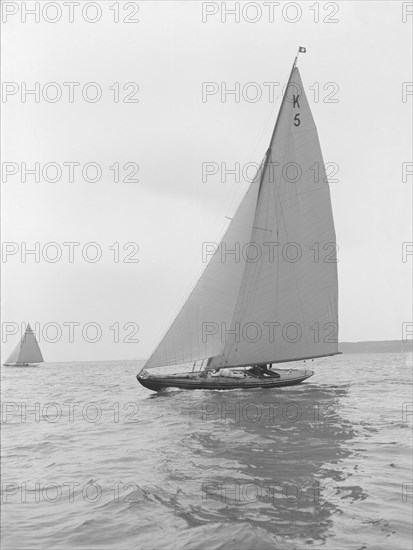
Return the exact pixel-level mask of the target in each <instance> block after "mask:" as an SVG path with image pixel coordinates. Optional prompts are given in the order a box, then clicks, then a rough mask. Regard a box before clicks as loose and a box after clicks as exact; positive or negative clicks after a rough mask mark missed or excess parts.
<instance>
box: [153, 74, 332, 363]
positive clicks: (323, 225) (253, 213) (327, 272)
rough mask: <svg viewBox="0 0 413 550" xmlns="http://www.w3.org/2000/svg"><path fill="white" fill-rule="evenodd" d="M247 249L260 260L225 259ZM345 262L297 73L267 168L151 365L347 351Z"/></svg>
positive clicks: (286, 358)
mask: <svg viewBox="0 0 413 550" xmlns="http://www.w3.org/2000/svg"><path fill="white" fill-rule="evenodd" d="M237 246H238V250H240V249H241V250H243V251H245V250H246V248H247V249H248V247H250V248H249V250H250V253H246V254H242V255H239V254H238V255H237V254H234V255H228V254H225V255H222V254H221V253H220V252H221V251H222V247H224V248H225V249H226V250H231V249H232V250H234V249H235V248H236V247H237ZM336 262H337V260H336V238H335V231H334V222H333V216H332V209H331V200H330V190H329V185H328V181H327V177H326V173H325V169H324V161H323V157H322V153H321V148H320V144H319V140H318V135H317V129H316V126H315V124H314V120H313V117H312V115H311V111H310V107H309V105H308V101H307V98H306V96H305V93H304V88H303V85H302V81H301V77H300V74H299V71H298V69H297V68H294V69H293V71H292V72H291V75H290V80H289V84H288V87H287V91H286V93H285V96H284V98H283V102H282V105H281V108H280V113H279V116H278V119H277V124H276V128H275V130H274V133H273V136H272V139H271V144H270V147H269V149H268V152H267V155H266V160H265V166H264V167H263V168H262V171H260V172H259V174H258V175H257V177H256V179H255V181H254V182H253V183H252V184H251V186H250V188H249V190H248V192H247V194H246V195H245V197H244V199H243V201H242V203H241V206H240V207H239V210H238V212H237V214H236V216H235V217H234V219H233V221H232V223H231V225H230V227H229V228H228V230H227V233H226V235H225V236H224V238H223V240H222V242H221V246H220V249H219V250H218V251H217V252H216V254H215V255H214V256H213V257H212V258H211V260H210V262H209V264H208V265H207V267H206V269H205V271H204V273H203V274H202V276H201V278H200V279H199V281H198V283H197V285H196V286H195V288H194V290H193V291H192V293H191V294H190V296H189V298H188V300H187V301H186V303H185V304H184V306H183V308H182V309H181V311H180V313H179V315H178V316H177V318H176V319H175V321H174V322H173V323H172V325H171V327H170V329H169V331H168V332H167V334H166V335H165V337H164V338H163V340H162V341H161V343H160V344H159V346H158V347H157V348H156V350H155V351H154V353H153V354H152V356H151V357H150V359H149V360H148V362H147V363H146V365H145V368H154V367H158V366H164V365H174V364H180V363H185V362H189V361H196V360H199V359H205V358H211V360H210V367H222V366H225V365H234V366H236V365H248V364H255V363H272V362H282V361H289V360H295V359H297V360H299V359H305V358H310V357H317V356H323V355H331V354H335V353H337V351H338V349H337V346H338V344H337V340H338V283H337V263H336ZM206 326H208V327H216V332H214V331H213V330H211V331H209V330H208V329H207V330H206Z"/></svg>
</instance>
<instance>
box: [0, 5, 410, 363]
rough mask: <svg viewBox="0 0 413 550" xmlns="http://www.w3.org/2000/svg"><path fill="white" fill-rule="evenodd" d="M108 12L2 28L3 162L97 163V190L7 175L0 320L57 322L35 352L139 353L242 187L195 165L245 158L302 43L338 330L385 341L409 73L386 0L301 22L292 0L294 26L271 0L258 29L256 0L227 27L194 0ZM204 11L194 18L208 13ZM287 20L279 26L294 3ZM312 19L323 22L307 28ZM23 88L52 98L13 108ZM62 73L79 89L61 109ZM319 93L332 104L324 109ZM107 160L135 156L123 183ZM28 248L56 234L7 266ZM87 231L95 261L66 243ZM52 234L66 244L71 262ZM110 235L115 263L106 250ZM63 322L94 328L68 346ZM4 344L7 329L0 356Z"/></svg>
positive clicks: (404, 186) (78, 355)
mask: <svg viewBox="0 0 413 550" xmlns="http://www.w3.org/2000/svg"><path fill="white" fill-rule="evenodd" d="M4 4H6V3H4ZM9 4H17V3H14V2H11V3H9ZM20 4H21V3H19V7H20ZM26 4H27V5H29V4H30V5H31V4H33V2H26ZM42 4H45V2H43V3H42ZM112 4H113V3H112V2H101V9H102V18H101V20H100V21H98V22H96V23H94V24H93V23H88V22H86V21H84V20H83V19H82V17H81V15H80V12H79V14H78V13H77V12H75V20H74V22H73V23H70V22H69V21H68V16H67V12H65V11H64V12H63V13H64V14H65V15H63V16H62V19H61V20H60V21H59V22H57V23H48V22H47V21H45V20H44V19H43V17H41V21H40V22H39V23H36V22H34V21H33V20H32V19H33V18H30V17H28V19H27V22H26V23H23V22H22V20H21V11H19V12H18V13H16V14H15V15H10V16H9V17H8V19H7V22H6V23H4V24H3V39H2V40H3V60H2V61H3V63H2V65H3V81H5V82H15V83H17V84H18V86H19V92H18V93H16V94H15V95H9V96H7V98H6V101H5V99H4V96H3V103H2V111H3V163H4V162H16V163H17V164H18V165H19V167H20V164H21V163H22V162H26V163H27V165H28V166H31V167H32V166H33V165H34V163H35V162H40V164H41V166H43V165H44V164H46V163H48V162H52V161H53V162H56V163H58V164H59V165H60V166H62V167H63V163H64V162H78V163H80V164H81V165H83V164H85V163H88V162H96V163H99V164H100V165H101V166H102V177H101V179H100V181H99V182H97V183H90V182H87V181H85V180H84V179H83V178H82V177H81V175H80V172H79V171H78V172H76V174H77V176H76V178H75V181H74V182H73V183H70V182H68V178H67V172H63V176H62V178H61V180H60V181H58V182H56V183H49V182H45V181H42V178H41V181H40V182H39V183H36V182H34V178H33V176H28V178H27V181H26V182H25V183H24V182H22V181H21V174H20V172H19V173H18V174H15V175H10V176H9V177H8V178H7V181H3V182H2V198H3V201H2V214H3V216H2V233H3V241H7V242H15V243H17V244H18V245H19V253H18V254H15V255H13V256H9V257H7V261H4V258H3V264H2V268H3V277H2V279H3V281H2V283H3V289H2V290H3V292H2V296H3V298H2V320H3V321H2V322H3V326H4V323H5V322H15V323H18V324H20V323H22V322H25V321H30V323H31V324H32V326H33V328H35V325H36V322H37V323H39V324H40V325H39V326H40V327H43V326H44V325H45V324H46V323H56V324H58V325H59V326H60V327H61V328H62V337H61V339H60V341H59V342H57V343H48V342H45V341H44V340H43V339H42V337H40V345H41V349H42V352H43V355H44V357H45V360H46V361H70V360H92V359H101V360H103V359H115V358H144V357H146V356H148V355H149V353H150V352H151V351H152V349H153V348H154V346H155V345H156V343H157V342H158V340H159V339H160V338H161V336H162V334H163V332H164V330H165V329H166V328H167V326H168V323H169V321H171V320H172V319H173V316H174V314H175V313H176V311H177V309H178V308H179V306H180V304H182V300H183V298H184V296H185V295H186V293H187V292H188V291H189V290H190V288H191V286H192V284H193V282H194V280H195V278H196V276H197V274H198V273H199V271H200V269H201V268H202V266H203V264H202V254H201V244H202V242H203V241H215V240H217V238H218V236H219V235H220V233H221V232H222V229H223V228H224V227H225V225H226V223H227V221H228V220H226V219H225V216H230V215H231V213H232V212H233V210H234V208H235V206H236V204H237V203H238V201H239V200H240V198H241V197H242V195H243V193H244V192H245V190H246V188H247V185H248V183H247V182H245V181H244V182H240V183H237V182H235V181H234V178H233V177H228V178H227V180H226V181H225V182H224V183H223V182H221V180H220V174H219V175H216V176H214V177H209V178H208V180H207V181H206V182H203V181H202V170H201V166H202V163H203V162H204V163H205V162H216V163H218V164H221V162H226V163H227V164H228V165H233V164H234V163H235V162H239V163H241V165H245V164H246V163H248V162H250V161H254V162H259V161H260V160H261V158H262V156H263V154H264V153H265V150H266V147H267V146H268V141H269V138H270V135H271V132H272V129H273V125H274V123H275V118H276V114H277V110H278V106H279V103H280V99H281V87H282V85H283V84H285V82H286V80H287V78H288V74H289V70H290V67H291V64H292V62H293V59H294V56H295V54H296V51H297V48H298V46H299V45H303V46H306V48H307V53H306V54H303V55H302V56H300V60H299V68H300V72H301V76H302V79H303V82H304V85H305V87H306V93H307V97H308V98H309V100H310V106H311V109H312V113H313V116H314V119H315V122H316V124H317V127H318V132H319V137H320V142H321V146H322V150H323V155H324V160H325V162H326V163H327V162H334V163H336V164H337V165H338V166H339V173H338V174H337V175H336V178H338V179H339V181H338V182H337V183H331V185H330V187H331V196H332V202H333V211H334V217H335V225H336V233H337V243H338V245H339V295H340V302H339V311H340V340H342V341H348V340H376V339H377V340H379V339H400V338H401V336H402V323H403V322H410V321H411V299H412V297H411V290H410V277H411V266H412V256H410V257H407V261H406V262H403V261H402V243H403V242H409V241H411V240H412V238H411V214H410V209H411V184H412V177H411V176H410V177H407V178H405V179H406V180H407V181H405V182H403V180H402V164H403V163H407V162H411V147H412V143H411V115H412V101H413V98H412V95H406V97H405V101H403V100H402V99H403V97H402V92H403V82H411V81H412V74H411V61H412V60H411V53H410V52H411V49H410V44H411V23H412V19H413V16H412V15H410V16H409V15H405V16H404V19H406V22H403V2H393V1H392V2H341V3H339V6H338V8H339V9H338V11H337V13H335V15H331V16H330V15H329V14H330V12H331V8H328V6H326V3H323V2H320V3H318V6H319V7H318V9H319V19H320V21H319V22H318V23H316V22H315V21H314V19H315V16H316V13H315V11H314V9H313V10H310V8H309V6H310V5H313V4H314V3H309V2H306V3H301V4H299V3H296V4H299V6H300V8H301V17H300V19H299V20H298V21H297V22H295V23H292V22H291V21H288V20H285V19H283V17H282V7H283V4H280V6H278V7H277V6H275V7H274V14H275V21H274V22H270V20H269V9H267V7H266V6H264V5H263V4H259V5H260V7H261V9H262V17H261V20H260V21H257V22H256V23H249V22H248V21H246V20H245V19H243V18H242V13H241V20H240V22H239V23H235V22H234V17H231V16H227V22H222V21H221V13H217V14H215V15H210V16H209V17H208V18H207V21H206V22H203V21H202V2H187V1H185V2H175V1H171V2H136V3H130V4H131V5H133V4H136V5H139V12H138V13H137V15H136V17H137V18H139V23H130V24H126V23H123V22H122V21H120V22H119V23H114V21H113V19H114V16H115V12H114V11H113V10H110V5H112ZM115 4H116V3H115ZM209 4H210V8H211V11H213V9H214V5H215V6H217V7H218V8H219V7H220V6H221V3H220V2H219V3H213V2H212V3H209ZM227 4H228V6H229V5H231V6H232V5H233V4H234V3H233V2H231V3H229V2H228V3H227ZM290 4H291V3H290ZM315 4H317V3H315ZM329 4H331V5H334V3H332V2H330V3H329ZM284 5H285V4H284ZM124 8H126V6H125V3H122V2H120V3H119V10H120V12H119V13H120V17H121V18H123V17H125V14H127V13H132V11H131V9H132V8H130V9H129V8H128V9H124ZM19 9H20V8H19ZM204 9H205V6H204ZM405 9H406V8H405ZM291 10H292V8H291ZM51 14H52V11H50V15H49V16H50V17H52V15H51ZM90 14H91V16H92V14H93V12H92V10H91V11H90ZM252 14H253V12H252V11H251V12H249V14H247V16H248V15H249V17H252ZM288 14H289V15H288ZM287 15H288V17H290V18H293V17H294V12H293V11H290V12H287ZM326 17H330V18H332V19H334V18H335V19H338V22H337V23H326V22H323V18H326ZM36 81H37V82H40V83H41V87H43V85H44V84H46V83H48V82H57V83H59V84H60V86H61V89H62V91H63V96H62V98H61V99H60V100H59V101H57V102H56V103H49V102H47V101H45V100H43V99H42V98H41V99H40V102H39V103H36V102H35V101H34V99H33V96H27V102H26V103H23V102H22V101H21V95H20V92H21V85H22V82H27V87H28V88H32V87H33V84H34V83H35V82H36ZM92 81H93V82H97V83H98V84H99V85H100V87H101V89H102V91H103V93H102V99H101V100H100V101H98V102H96V103H89V102H87V101H85V100H84V99H83V98H82V96H81V92H80V90H81V88H82V86H83V85H84V84H86V83H88V82H92ZM64 82H80V83H81V85H80V86H79V87H76V88H75V100H74V102H73V103H69V101H68V99H67V98H68V88H67V87H65V86H63V83H64ZM115 82H119V83H120V90H119V92H120V98H121V99H122V98H124V97H125V96H126V94H128V93H130V92H133V91H134V88H133V86H132V87H129V88H128V89H127V90H123V89H122V87H123V85H124V84H125V83H127V82H136V83H137V84H138V85H139V92H138V93H137V94H136V97H137V98H138V99H139V103H124V102H122V101H120V102H119V103H116V102H114V93H115V91H114V89H110V87H111V86H112V88H113V84H114V83H115ZM203 82H216V83H218V84H219V85H220V84H221V83H222V82H225V83H227V86H228V88H231V87H233V86H234V83H235V82H239V83H240V84H241V88H242V86H243V85H244V84H246V83H249V82H256V83H259V84H260V85H261V89H262V98H261V100H259V101H257V102H255V103H253V102H248V101H246V100H245V99H244V98H243V97H242V96H241V100H240V101H239V102H238V103H236V102H235V101H234V99H233V96H228V97H227V101H226V102H222V101H221V100H220V96H219V94H216V95H214V96H209V97H208V98H207V101H206V102H203V101H202V83H203ZM268 82H278V83H280V85H279V86H276V87H275V98H274V99H275V101H274V102H270V101H269V87H268V86H264V85H263V83H268ZM317 83H318V84H317ZM327 83H334V85H330V87H327V86H328V84H327ZM324 86H326V89H323V87H324ZM317 89H318V90H319V101H315V99H316V97H315V94H316V92H317ZM407 89H408V88H407ZM333 90H337V93H336V94H335V95H334V96H332V97H334V98H336V99H338V102H337V103H328V102H324V101H323V99H326V98H327V95H328V94H329V93H330V92H332V91H333ZM405 90H406V88H405ZM410 90H411V88H410ZM50 93H52V91H50ZM251 94H252V91H251ZM327 99H328V98H327ZM115 162H118V163H120V166H121V167H122V166H123V165H124V164H125V163H126V162H135V163H137V164H138V165H139V172H138V174H137V177H138V178H139V182H138V183H126V182H119V183H115V182H114V181H113V180H114V170H113V169H112V170H110V169H109V166H112V165H113V164H114V163H115ZM77 170H79V169H77ZM128 172H129V170H128ZM51 173H52V171H51ZM90 173H91V174H92V170H91V172H90ZM121 176H122V177H124V176H125V173H124V172H123V171H121ZM36 241H38V242H40V243H41V244H40V246H41V248H42V246H43V245H45V244H46V243H48V242H52V241H53V242H56V243H59V244H60V246H61V249H62V252H63V256H62V258H61V260H60V261H59V262H57V263H50V262H47V261H45V260H44V259H43V258H41V259H40V262H38V263H36V262H35V261H34V259H33V256H28V257H27V262H26V263H22V262H21V259H20V252H21V243H22V242H26V243H27V246H28V248H33V245H34V243H35V242H36ZM92 241H93V242H96V243H98V244H99V246H100V247H101V250H102V259H101V260H100V261H98V262H96V263H90V262H87V261H85V260H84V259H83V257H82V255H81V253H80V249H81V248H82V246H83V245H84V244H86V243H90V242H92ZM64 242H80V243H81V246H80V247H77V248H76V249H75V256H74V262H73V263H70V262H69V254H68V248H67V247H65V246H63V243H64ZM116 242H118V243H120V260H121V261H120V262H118V263H116V262H114V254H115V251H114V249H113V248H112V249H110V248H109V247H111V246H112V245H113V243H116ZM128 242H133V243H137V245H138V246H139V252H137V253H136V254H135V256H134V257H136V258H138V259H139V263H124V262H123V261H122V258H124V257H125V255H126V254H127V253H128V252H131V253H133V252H136V249H135V250H134V248H133V246H131V247H130V248H129V249H128V250H127V251H123V250H122V246H123V245H124V243H128ZM50 252H51V253H52V251H50ZM67 322H76V323H80V329H81V328H82V326H84V324H86V323H88V322H96V323H98V324H99V325H100V326H101V328H102V338H101V339H100V341H99V342H97V343H94V344H92V343H88V342H85V341H84V339H83V338H82V337H81V336H80V330H79V328H77V329H76V330H75V339H74V342H73V343H70V342H69V338H68V336H69V332H68V328H67V327H66V326H64V325H63V323H67ZM128 322H129V323H135V324H136V325H139V333H138V334H137V335H136V336H137V337H138V339H139V343H126V342H122V341H120V342H119V343H116V342H114V333H115V332H116V328H112V329H110V328H109V327H111V326H112V327H114V324H115V323H119V325H120V340H123V339H124V338H125V336H127V334H131V333H132V328H130V327H132V325H129V328H126V329H124V328H122V327H124V325H125V323H128ZM53 334H54V333H53V330H52V329H50V336H52V335H53ZM92 334H93V330H91V331H90V335H92ZM18 337H19V335H15V336H13V337H9V338H8V339H7V342H6V343H5V344H4V349H3V352H2V357H3V359H4V358H5V356H6V355H7V354H8V353H9V352H10V351H11V350H12V349H13V347H14V346H15V345H16V341H17V340H18Z"/></svg>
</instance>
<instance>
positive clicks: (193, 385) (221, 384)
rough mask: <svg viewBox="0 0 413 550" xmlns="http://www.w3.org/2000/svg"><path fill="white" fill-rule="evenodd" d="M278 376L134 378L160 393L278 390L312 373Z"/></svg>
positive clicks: (281, 373) (282, 372) (283, 373)
mask: <svg viewBox="0 0 413 550" xmlns="http://www.w3.org/2000/svg"><path fill="white" fill-rule="evenodd" d="M274 372H275V373H278V374H279V377H278V376H263V377H253V376H245V378H231V377H223V376H216V377H215V376H200V373H192V372H190V373H180V374H171V375H167V376H159V375H152V374H150V375H147V376H140V374H138V375H137V376H136V378H137V380H138V382H139V383H140V384H142V386H144V387H145V388H147V389H148V390H152V391H161V390H163V389H166V388H179V389H182V390H235V389H248V390H251V389H255V388H279V387H283V386H294V385H296V384H300V383H301V382H302V381H303V380H306V379H307V378H310V376H312V375H313V374H314V373H313V371H310V370H306V371H304V370H292V369H291V370H288V371H287V370H285V371H283V370H278V371H274Z"/></svg>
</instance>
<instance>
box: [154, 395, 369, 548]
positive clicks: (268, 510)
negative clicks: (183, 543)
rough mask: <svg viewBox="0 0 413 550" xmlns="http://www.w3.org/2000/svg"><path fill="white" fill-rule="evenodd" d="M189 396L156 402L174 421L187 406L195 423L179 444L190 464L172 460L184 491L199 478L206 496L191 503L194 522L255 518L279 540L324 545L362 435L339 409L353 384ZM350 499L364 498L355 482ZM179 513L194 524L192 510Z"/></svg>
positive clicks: (171, 474)
mask: <svg viewBox="0 0 413 550" xmlns="http://www.w3.org/2000/svg"><path fill="white" fill-rule="evenodd" d="M188 393H189V392H180V391H171V392H166V393H164V394H161V395H159V396H157V398H156V399H157V400H161V401H162V403H163V406H164V407H166V410H167V411H168V412H167V414H168V416H174V415H175V414H176V412H177V411H178V410H179V412H180V414H181V415H182V416H183V417H185V418H186V420H187V423H188V428H189V429H188V433H185V434H183V435H182V437H181V438H180V440H179V442H177V443H178V446H179V447H180V448H182V449H185V456H190V457H191V460H190V465H189V467H186V468H184V469H180V468H176V464H175V463H172V464H170V463H169V464H165V471H166V472H167V473H168V478H169V479H174V480H175V481H176V482H177V483H179V484H180V487H181V489H182V490H183V491H184V488H185V486H186V485H187V484H188V485H189V486H191V485H192V483H193V479H194V476H195V477H196V479H197V484H198V492H199V494H200V498H199V502H197V503H196V505H192V506H190V509H189V514H190V515H191V517H192V519H196V520H197V521H198V522H199V523H208V522H210V521H211V519H212V520H215V521H219V522H228V523H229V524H233V522H234V521H236V522H248V524H249V525H250V526H253V527H257V528H260V527H262V526H265V529H266V531H267V532H268V531H269V532H270V533H271V534H274V535H277V536H281V537H286V538H291V539H297V538H298V539H300V538H301V539H304V540H305V539H307V538H311V539H312V540H314V541H316V540H324V539H325V537H326V536H327V532H328V528H329V527H330V526H331V524H332V521H331V516H332V514H333V513H334V512H335V511H336V510H337V504H338V503H339V496H338V494H339V492H340V490H342V489H340V483H341V482H344V481H345V480H346V479H347V477H348V476H347V474H346V473H345V472H343V471H342V470H341V469H340V468H339V467H338V466H337V465H338V463H339V462H340V461H342V460H344V459H345V458H346V457H347V456H349V455H350V453H351V452H352V451H351V450H350V448H349V446H348V445H347V443H348V442H349V441H350V440H351V439H352V438H353V437H354V431H353V428H352V426H351V423H350V422H349V421H345V420H343V419H342V418H341V417H340V412H339V404H340V401H341V399H342V398H343V397H345V396H346V395H347V388H346V387H338V388H335V387H334V386H331V387H330V386H324V387H323V386H320V387H317V388H312V387H310V386H305V385H303V386H296V387H291V388H288V389H287V388H285V389H284V391H283V392H274V391H272V390H252V391H248V392H245V391H241V390H240V391H238V390H234V391H231V392H194V394H191V395H188ZM196 393H197V394H198V395H195V394H196ZM165 403H166V405H165ZM347 495H348V496H349V497H350V498H351V499H362V498H365V495H364V494H363V491H362V489H361V487H359V486H357V485H355V486H353V487H350V488H347ZM182 498H183V495H182V496H181V499H182ZM181 517H183V518H184V519H187V517H188V512H187V511H186V510H185V509H183V510H182V511H181ZM240 542H242V539H241V540H237V541H236V544H239V543H240ZM236 544H234V548H235V547H236Z"/></svg>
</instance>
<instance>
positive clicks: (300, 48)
mask: <svg viewBox="0 0 413 550" xmlns="http://www.w3.org/2000/svg"><path fill="white" fill-rule="evenodd" d="M306 51H307V49H306V48H304V46H299V48H298V51H297V55H296V56H295V59H294V63H293V66H292V67H291V71H290V76H289V77H288V82H287V85H286V87H285V90H284V93H283V97H282V100H281V105H280V108H279V110H278V115H277V119H276V121H275V125H274V130H273V131H272V134H271V139H270V143H269V145H268V149H267V152H266V153H265V161H264V166H263V170H262V174H261V181H260V188H261V182H262V180H263V179H264V173H265V169H266V167H267V165H268V157H269V156H270V154H271V144H272V142H273V141H274V136H275V132H276V131H277V126H278V121H279V120H280V115H281V110H282V107H283V105H284V100H285V98H286V96H287V90H288V87H289V85H290V81H291V77H292V76H293V72H294V69H295V68H296V66H297V61H298V56H299V55H300V53H305V52H306Z"/></svg>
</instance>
